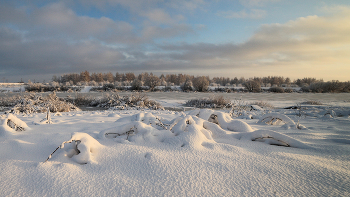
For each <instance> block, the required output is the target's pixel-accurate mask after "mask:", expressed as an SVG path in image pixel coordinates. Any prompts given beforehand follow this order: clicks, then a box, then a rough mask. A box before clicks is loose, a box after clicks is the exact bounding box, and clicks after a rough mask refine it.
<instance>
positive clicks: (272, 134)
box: [234, 130, 309, 148]
mask: <svg viewBox="0 0 350 197" xmlns="http://www.w3.org/2000/svg"><path fill="white" fill-rule="evenodd" d="M234 137H235V138H237V139H240V140H251V141H259V142H265V143H267V144H270V145H278V146H287V147H295V148H309V146H307V145H306V144H304V143H302V142H300V141H298V140H295V139H293V138H291V137H289V136H286V135H283V134H281V133H278V132H276V131H272V130H256V131H254V132H251V133H240V134H236V135H235V136H234Z"/></svg>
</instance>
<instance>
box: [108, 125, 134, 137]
mask: <svg viewBox="0 0 350 197" xmlns="http://www.w3.org/2000/svg"><path fill="white" fill-rule="evenodd" d="M134 129H135V127H132V128H130V130H129V131H127V132H125V133H105V135H106V136H107V135H111V134H112V135H116V136H115V137H114V138H116V137H117V136H122V135H127V136H126V140H128V139H129V135H131V134H134V133H135V130H134Z"/></svg>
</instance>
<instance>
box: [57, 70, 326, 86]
mask: <svg viewBox="0 0 350 197" xmlns="http://www.w3.org/2000/svg"><path fill="white" fill-rule="evenodd" d="M150 77H152V78H154V77H157V78H158V79H159V83H160V84H159V85H163V86H172V85H173V86H174V85H176V86H180V85H182V84H183V83H185V82H186V81H187V80H191V81H192V80H193V79H195V78H196V77H195V76H194V75H187V74H166V75H164V74H162V75H160V76H159V77H158V76H156V75H153V74H152V73H147V72H145V73H141V74H139V75H135V74H134V73H131V72H128V73H118V72H117V73H116V74H112V73H111V72H108V73H91V74H90V73H89V72H88V71H84V72H81V73H80V74H79V73H69V74H64V75H62V76H60V77H57V76H56V75H54V76H53V77H52V81H55V82H58V83H70V85H80V84H82V83H86V82H88V83H90V84H92V85H95V84H94V82H96V83H116V82H117V83H118V82H120V83H124V84H125V85H127V84H128V83H132V82H133V81H134V80H140V81H141V82H142V83H146V82H147V80H148V79H149V78H150ZM197 77H198V76H197ZM200 77H206V78H207V80H208V81H209V83H215V84H217V85H220V86H229V85H238V84H243V83H245V82H247V81H250V80H253V81H256V82H258V83H259V84H260V85H261V86H263V87H268V86H278V87H279V86H282V85H291V84H295V85H297V86H299V87H302V86H303V85H310V84H312V83H315V82H323V80H322V79H316V78H303V79H297V80H294V81H291V79H290V78H289V77H287V78H284V77H281V76H268V77H254V78H248V79H245V78H244V77H240V78H237V77H234V78H232V79H231V78H229V77H213V78H211V79H210V78H209V76H200Z"/></svg>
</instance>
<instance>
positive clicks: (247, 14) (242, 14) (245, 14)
mask: <svg viewBox="0 0 350 197" xmlns="http://www.w3.org/2000/svg"><path fill="white" fill-rule="evenodd" d="M218 15H219V16H223V17H225V18H251V19H259V18H264V17H265V16H266V11H265V10H260V9H250V10H249V11H247V10H246V9H244V10H241V11H239V12H234V11H225V12H219V13H218Z"/></svg>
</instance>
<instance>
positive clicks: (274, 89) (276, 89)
mask: <svg viewBox="0 0 350 197" xmlns="http://www.w3.org/2000/svg"><path fill="white" fill-rule="evenodd" d="M269 91H270V92H275V93H284V88H282V87H271V88H269Z"/></svg>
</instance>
